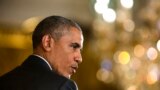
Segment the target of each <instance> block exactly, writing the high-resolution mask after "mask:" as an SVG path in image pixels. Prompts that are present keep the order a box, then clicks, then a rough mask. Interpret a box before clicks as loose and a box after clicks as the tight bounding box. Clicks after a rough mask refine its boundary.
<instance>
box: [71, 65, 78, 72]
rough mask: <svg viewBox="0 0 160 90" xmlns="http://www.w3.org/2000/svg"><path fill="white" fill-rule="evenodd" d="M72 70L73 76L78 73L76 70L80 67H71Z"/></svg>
mask: <svg viewBox="0 0 160 90" xmlns="http://www.w3.org/2000/svg"><path fill="white" fill-rule="evenodd" d="M71 68H72V74H74V73H76V70H77V69H78V65H73V66H71Z"/></svg>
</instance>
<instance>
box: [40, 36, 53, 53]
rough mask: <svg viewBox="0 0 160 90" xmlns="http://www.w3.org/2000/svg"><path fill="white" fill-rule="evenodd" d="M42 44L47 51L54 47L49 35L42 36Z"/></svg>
mask: <svg viewBox="0 0 160 90" xmlns="http://www.w3.org/2000/svg"><path fill="white" fill-rule="evenodd" d="M42 46H43V49H44V50H45V51H50V50H51V47H52V41H51V37H50V36H49V35H44V36H43V37H42Z"/></svg>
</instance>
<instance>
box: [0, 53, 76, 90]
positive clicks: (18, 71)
mask: <svg viewBox="0 0 160 90" xmlns="http://www.w3.org/2000/svg"><path fill="white" fill-rule="evenodd" d="M0 90H78V89H77V87H76V84H75V83H74V82H73V81H72V80H70V79H67V78H65V77H63V76H60V75H58V74H57V73H55V72H53V71H51V70H50V68H49V67H48V65H47V64H46V62H45V61H43V60H42V59H41V58H39V57H37V56H34V55H31V56H29V57H28V58H27V59H26V60H25V61H24V63H23V64H22V65H21V66H19V67H17V68H15V69H14V70H12V71H11V72H9V73H7V74H5V75H3V76H2V77H0Z"/></svg>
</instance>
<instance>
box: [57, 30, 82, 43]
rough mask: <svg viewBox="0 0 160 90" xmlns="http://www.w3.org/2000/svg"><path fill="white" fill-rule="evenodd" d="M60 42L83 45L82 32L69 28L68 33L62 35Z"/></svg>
mask: <svg viewBox="0 0 160 90" xmlns="http://www.w3.org/2000/svg"><path fill="white" fill-rule="evenodd" d="M60 41H61V42H65V43H66V42H70V43H78V44H79V45H80V46H82V44H83V34H82V31H80V30H78V29H77V28H74V27H73V28H70V31H69V32H67V33H66V34H64V35H63V36H62V37H61V39H60Z"/></svg>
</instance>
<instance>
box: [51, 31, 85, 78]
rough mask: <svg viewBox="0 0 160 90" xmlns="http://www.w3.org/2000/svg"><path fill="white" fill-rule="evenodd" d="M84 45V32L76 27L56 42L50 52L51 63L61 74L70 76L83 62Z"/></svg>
mask: <svg viewBox="0 0 160 90" xmlns="http://www.w3.org/2000/svg"><path fill="white" fill-rule="evenodd" d="M82 45H83V36H82V32H80V31H79V30H77V29H76V28H71V31H70V32H68V33H66V34H65V35H64V36H62V37H61V38H60V40H59V41H56V42H54V44H53V47H52V51H51V53H50V63H51V66H52V68H53V70H55V71H56V72H58V73H59V74H60V75H62V76H65V77H67V78H70V76H71V75H72V74H74V73H75V72H76V69H78V64H79V63H81V62H82V56H81V49H82Z"/></svg>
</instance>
